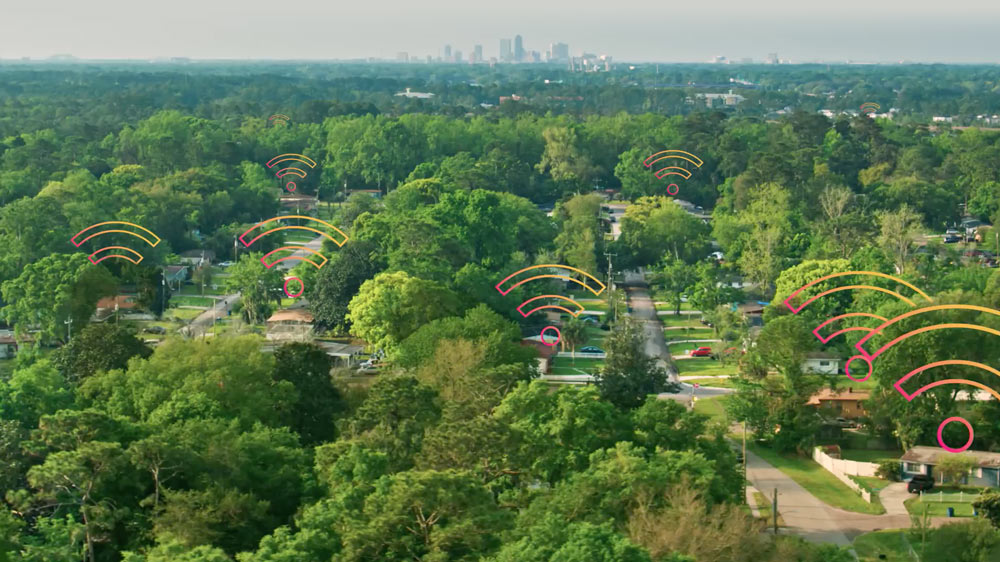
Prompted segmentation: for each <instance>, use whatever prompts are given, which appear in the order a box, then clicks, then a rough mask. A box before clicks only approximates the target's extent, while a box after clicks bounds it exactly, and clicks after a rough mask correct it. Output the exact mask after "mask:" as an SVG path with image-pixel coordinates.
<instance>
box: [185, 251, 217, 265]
mask: <svg viewBox="0 0 1000 562" xmlns="http://www.w3.org/2000/svg"><path fill="white" fill-rule="evenodd" d="M180 260H181V263H184V264H187V265H193V266H195V267H201V266H202V265H206V264H211V263H212V262H213V261H214V260H215V252H213V251H212V250H205V249H200V250H188V251H186V252H182V253H181V255H180Z"/></svg>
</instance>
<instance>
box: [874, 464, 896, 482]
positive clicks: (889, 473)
mask: <svg viewBox="0 0 1000 562" xmlns="http://www.w3.org/2000/svg"><path fill="white" fill-rule="evenodd" d="M875 476H878V477H879V478H881V479H883V480H888V481H890V482H899V481H900V480H902V478H901V477H900V466H899V461H882V462H880V463H878V468H877V469H875Z"/></svg>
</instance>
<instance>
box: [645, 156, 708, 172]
mask: <svg viewBox="0 0 1000 562" xmlns="http://www.w3.org/2000/svg"><path fill="white" fill-rule="evenodd" d="M672 158H676V159H680V160H684V161H686V162H690V163H691V164H694V165H695V167H698V168H700V167H701V166H702V165H703V164H704V163H705V162H704V161H702V159H701V158H698V157H697V156H695V155H694V154H691V153H690V152H685V151H683V150H661V151H660V152H657V153H656V154H653V155H652V156H650V157H649V158H646V160H645V161H643V164H645V166H646V167H647V168H650V169H652V167H653V164H656V163H657V162H659V161H661V160H667V159H672ZM654 175H655V176H656V178H657V179H663V178H664V177H666V176H681V177H682V178H684V179H690V178H691V172H689V171H688V170H686V169H685V168H681V167H680V166H667V167H664V168H660V169H659V170H657V171H656V173H655V174H654Z"/></svg>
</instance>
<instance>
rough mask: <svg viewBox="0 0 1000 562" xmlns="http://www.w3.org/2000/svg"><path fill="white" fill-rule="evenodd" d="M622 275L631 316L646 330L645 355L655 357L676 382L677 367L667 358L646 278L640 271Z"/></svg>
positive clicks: (658, 320) (667, 351)
mask: <svg viewBox="0 0 1000 562" xmlns="http://www.w3.org/2000/svg"><path fill="white" fill-rule="evenodd" d="M624 275H625V293H626V295H627V296H628V302H629V305H630V306H631V307H632V317H633V318H636V319H637V320H639V321H640V322H642V329H643V330H644V331H645V332H646V355H649V356H650V357H656V358H657V359H658V361H657V364H658V365H660V366H661V367H663V368H664V369H666V371H667V374H668V375H669V376H670V380H671V381H674V382H677V369H676V368H675V367H674V364H673V362H672V361H670V360H669V359H668V357H669V356H670V351H669V349H668V348H667V342H666V340H665V339H664V338H663V324H662V323H661V322H660V319H659V318H657V316H656V307H655V306H654V305H653V299H652V298H651V297H650V295H649V286H648V285H647V284H646V278H645V276H644V275H643V273H642V272H641V271H626V272H625V273H624Z"/></svg>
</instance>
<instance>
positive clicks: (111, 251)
mask: <svg viewBox="0 0 1000 562" xmlns="http://www.w3.org/2000/svg"><path fill="white" fill-rule="evenodd" d="M125 226H130V227H132V228H133V229H135V230H124V229H123V228H121V227H125ZM102 227H104V228H102ZM112 233H121V234H128V235H131V236H135V237H136V238H138V239H140V240H142V241H143V242H145V243H146V244H149V245H150V246H151V247H155V246H156V245H157V244H159V243H160V237H159V236H157V235H156V234H153V231H151V230H149V229H148V228H145V227H142V226H139V225H137V224H135V223H131V222H125V221H105V222H99V223H97V224H92V225H90V226H88V227H87V228H85V229H83V230H81V231H80V232H77V233H76V235H75V236H73V237H72V238H70V242H72V243H73V245H74V246H76V247H77V248H79V247H80V246H81V245H83V243H84V242H86V241H88V240H90V239H92V238H96V237H98V236H102V235H105V234H112ZM84 234H86V235H87V236H86V237H84V238H80V237H81V236H83V235H84ZM78 239H79V240H78ZM116 251H118V252H124V253H115V252H116ZM95 258H96V259H95ZM108 258H121V259H124V260H128V261H130V262H132V263H135V264H138V263H139V262H141V261H142V260H143V256H142V254H140V253H139V252H137V251H136V250H133V249H132V248H127V247H125V246H105V247H103V248H100V249H99V250H95V251H94V252H93V253H91V254H90V255H89V256H87V259H89V260H90V263H92V264H94V265H97V264H98V263H100V262H102V261H104V260H106V259H108Z"/></svg>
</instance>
